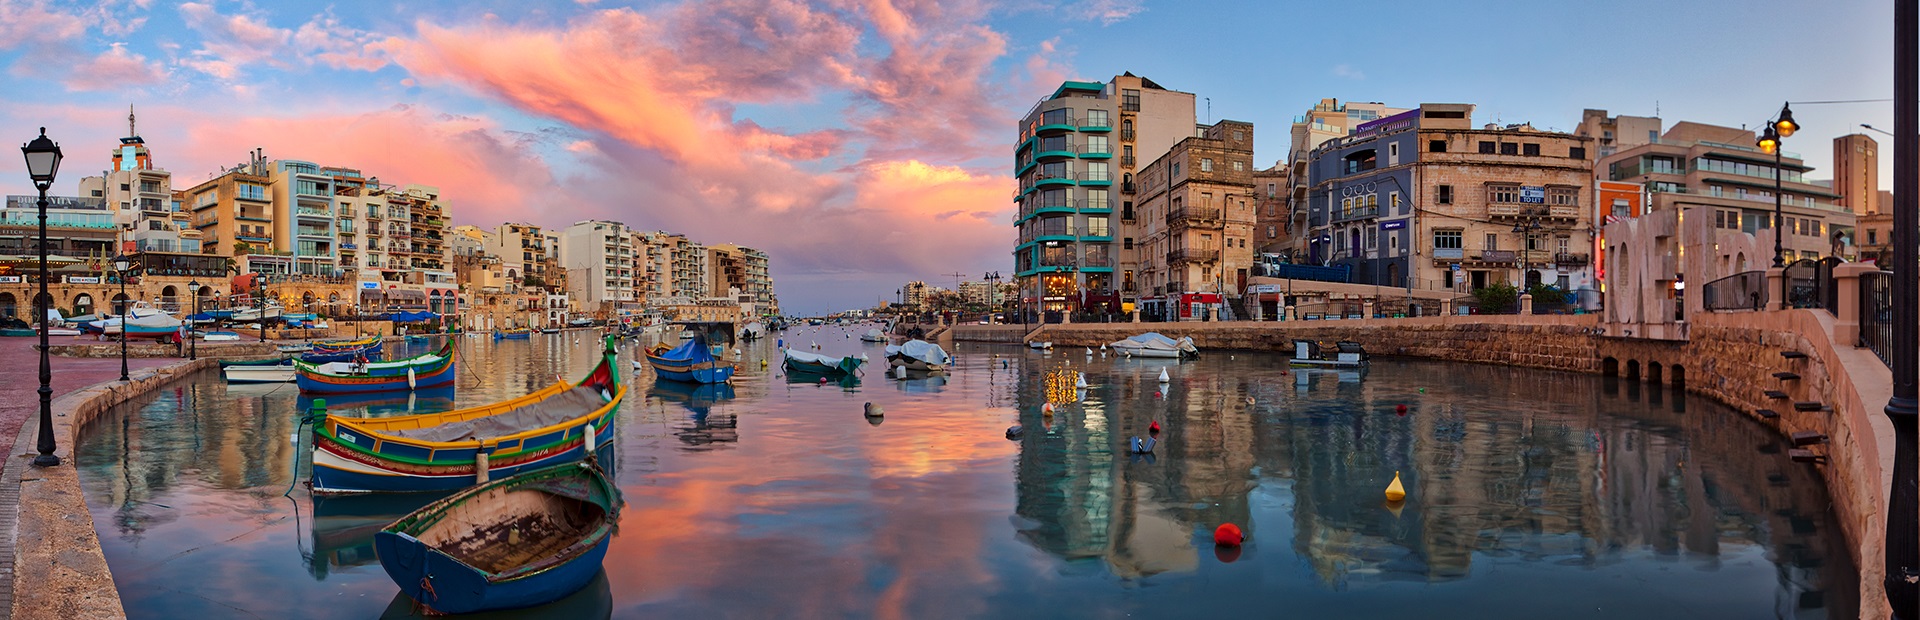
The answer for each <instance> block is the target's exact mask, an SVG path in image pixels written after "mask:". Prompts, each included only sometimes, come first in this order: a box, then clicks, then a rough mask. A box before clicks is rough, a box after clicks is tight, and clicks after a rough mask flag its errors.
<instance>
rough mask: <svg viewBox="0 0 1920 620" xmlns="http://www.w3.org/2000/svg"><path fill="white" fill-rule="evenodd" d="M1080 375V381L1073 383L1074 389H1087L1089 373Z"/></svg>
mask: <svg viewBox="0 0 1920 620" xmlns="http://www.w3.org/2000/svg"><path fill="white" fill-rule="evenodd" d="M1078 374H1079V375H1080V379H1079V380H1078V381H1075V382H1074V383H1073V387H1081V388H1083V387H1087V373H1084V372H1083V373H1078Z"/></svg>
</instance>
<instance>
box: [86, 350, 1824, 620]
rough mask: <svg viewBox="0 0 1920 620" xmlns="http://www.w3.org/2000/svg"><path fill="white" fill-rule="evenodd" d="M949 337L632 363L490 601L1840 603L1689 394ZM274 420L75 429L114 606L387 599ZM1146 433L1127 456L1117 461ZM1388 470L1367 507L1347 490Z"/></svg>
mask: <svg viewBox="0 0 1920 620" xmlns="http://www.w3.org/2000/svg"><path fill="white" fill-rule="evenodd" d="M861 332H864V328H861V329H859V330H857V331H854V330H849V331H847V332H843V331H841V330H838V329H833V328H826V329H817V330H815V331H812V332H808V331H805V330H804V328H798V329H796V330H793V331H790V332H789V333H787V334H786V335H785V337H786V338H787V339H788V340H790V341H796V342H799V343H801V344H802V345H805V344H806V343H809V342H819V343H820V344H821V345H822V348H823V350H824V351H825V352H827V353H835V354H838V353H850V352H856V351H867V352H868V354H869V355H870V356H871V357H872V358H873V359H875V360H882V359H883V356H882V355H881V351H880V347H879V346H878V345H862V343H860V342H859V341H858V340H857V339H848V338H845V337H844V336H845V334H846V333H854V334H857V333H861ZM593 343H594V341H593V339H592V338H590V337H583V338H581V339H580V340H579V344H577V345H576V344H575V343H574V340H573V338H572V336H570V335H563V336H541V335H535V336H534V339H533V340H531V341H514V342H500V343H494V342H488V341H485V340H483V339H480V338H472V339H466V340H463V341H462V345H461V346H463V347H464V348H463V351H462V355H463V358H462V360H461V363H462V366H463V368H462V371H461V378H460V381H459V386H458V389H457V391H455V392H453V393H451V394H447V393H441V394H427V395H419V396H414V397H411V398H409V397H407V396H396V397H388V399H387V400H386V401H383V402H374V403H358V404H353V405H351V406H341V407H336V408H335V411H336V413H340V412H342V411H343V410H344V411H362V412H370V414H371V415H390V414H394V413H396V412H405V411H408V410H412V411H422V412H424V411H431V410H439V409H444V408H447V407H450V406H453V405H455V404H458V405H462V406H465V405H472V404H478V403H484V402H490V401H495V400H500V399H505V398H509V397H512V396H517V395H519V394H523V393H525V392H527V391H530V390H532V389H536V388H537V387H539V386H542V385H545V384H547V383H549V382H551V381H552V380H553V378H554V377H555V376H567V377H575V376H577V375H579V374H580V373H581V372H583V371H584V370H585V369H586V368H587V367H588V366H589V365H590V364H591V363H592V362H593V361H594V359H595V357H594V352H595V348H596V347H595V345H594V344H593ZM416 348H422V349H423V348H424V347H416ZM629 353H631V349H626V350H623V358H622V364H623V368H626V369H628V372H629V373H630V372H631V366H630V365H627V364H626V357H624V356H625V355H627V354H629ZM956 353H957V358H958V368H957V369H956V370H955V371H954V372H953V373H952V374H951V376H948V377H935V378H916V379H910V380H907V381H896V380H892V379H890V378H888V377H886V376H884V372H883V371H882V370H879V369H877V368H876V369H872V372H869V373H868V374H867V376H866V377H865V378H864V379H863V380H862V381H861V382H860V383H858V384H857V385H837V384H829V385H817V384H811V383H789V382H788V381H787V380H786V378H784V377H783V376H781V374H780V373H779V370H778V366H779V364H778V352H777V351H774V350H773V348H772V343H771V342H764V343H760V345H759V346H758V347H754V348H752V349H750V350H748V351H747V352H746V355H747V357H748V358H749V359H750V360H752V361H751V362H750V363H749V364H748V370H747V371H746V372H744V373H743V374H742V376H741V377H740V378H739V379H737V385H735V386H733V387H731V388H726V387H721V388H718V389H715V388H712V387H708V388H702V389H699V390H695V389H691V388H686V387H677V388H675V387H668V386H665V385H663V386H655V385H654V384H653V381H652V378H651V377H650V376H647V375H640V376H636V377H634V383H633V385H634V390H633V392H632V393H631V394H630V395H629V396H628V398H627V401H626V404H625V406H624V407H623V410H622V414H621V416H622V419H621V426H620V428H619V432H620V441H619V443H618V444H617V445H616V446H615V449H616V450H617V455H616V457H615V458H614V462H615V471H616V472H617V477H618V481H619V483H620V486H621V488H622V489H623V490H624V491H625V494H626V500H627V508H626V511H625V512H624V513H623V514H622V517H623V518H622V522H621V529H620V530H619V533H618V535H617V537H616V538H615V539H614V541H613V548H612V550H611V552H610V553H609V554H608V557H607V560H606V570H605V572H604V577H603V578H602V579H600V580H598V581H596V582H595V583H594V584H593V585H591V586H589V587H588V588H587V589H586V590H584V591H582V592H581V593H579V594H577V595H575V596H573V597H570V598H569V599H567V600H564V601H562V602H561V603H558V604H556V606H553V607H549V608H544V609H537V610H529V611H526V612H522V613H519V614H508V615H504V616H502V617H576V618H590V617H621V618H626V617H655V616H658V617H674V616H683V617H698V618H824V617H869V616H878V617H889V618H945V617H994V618H1008V617H1014V618H1018V617H1096V618H1111V617H1125V616H1129V615H1131V616H1133V617H1169V618H1174V617H1194V616H1204V615H1226V614H1234V615H1241V614H1247V613H1253V614H1258V615H1261V616H1271V615H1276V614H1286V615H1293V616H1297V617H1389V616H1392V617H1419V618H1426V619H1431V618H1487V617H1544V616H1548V615H1552V616H1554V617H1589V618H1612V617H1632V618H1741V619H1746V618H1788V617H1792V618H1821V617H1833V618H1851V617H1854V616H1855V615H1856V614H1855V611H1854V609H1855V605H1856V601H1855V598H1856V596H1857V584H1856V581H1855V579H1856V576H1855V571H1854V569H1853V567H1852V566H1851V564H1850V563H1849V560H1848V558H1847V555H1846V551H1845V546H1844V545H1843V544H1842V541H1841V539H1840V533H1839V529H1838V526H1837V525H1836V523H1835V521H1834V519H1833V518H1832V516H1831V514H1830V513H1829V512H1828V511H1827V508H1826V506H1827V499H1826V495H1825V490H1824V489H1823V488H1822V486H1821V484H1820V481H1819V478H1818V477H1817V476H1816V475H1815V474H1814V472H1813V471H1812V470H1810V469H1809V468H1807V467H1806V466H1802V465H1796V464H1792V463H1790V462H1789V461H1788V460H1787V459H1786V457H1785V456H1784V454H1782V453H1781V452H1783V449H1782V448H1781V446H1780V442H1779V441H1778V440H1777V439H1774V438H1772V437H1770V436H1769V435H1768V434H1767V433H1766V432H1765V431H1764V430H1763V429H1762V428H1760V427H1759V426H1758V425H1756V424H1754V423H1751V422H1749V421H1747V420H1745V419H1744V418H1741V417H1740V416H1738V415H1736V414H1734V413H1733V412H1731V411H1728V410H1726V409H1725V408H1723V407H1720V406H1718V405H1715V404H1712V403H1709V402H1707V401H1704V400H1699V399H1694V398H1690V397H1684V396H1680V395H1677V394H1676V393H1673V392H1670V391H1661V390H1653V389H1648V388H1644V387H1641V386H1636V385H1630V384H1619V383H1614V382H1608V381H1606V380H1603V379H1600V378H1597V377H1587V376H1580V375H1570V374H1561V373H1549V372H1540V371H1526V370H1514V369H1506V368H1495V367H1485V366H1471V365H1447V364H1438V363H1430V362H1419V361H1400V360H1377V361H1376V365H1375V366H1374V367H1373V368H1372V369H1370V370H1368V371H1366V372H1364V373H1362V372H1345V373H1340V372H1329V371H1306V372H1300V371H1295V372H1292V373H1290V374H1289V373H1286V372H1285V370H1284V366H1283V363H1282V361H1281V360H1280V359H1279V358H1277V357H1274V356H1268V355H1255V354H1247V353H1232V354H1229V353H1210V354H1209V355H1207V357H1206V358H1204V359H1202V360H1199V361H1197V362H1187V363H1184V364H1177V363H1171V362H1166V361H1152V362H1149V361H1142V360H1121V359H1117V358H1104V359H1103V358H1101V357H1100V356H1098V355H1095V356H1093V357H1092V358H1091V359H1089V358H1088V357H1087V356H1086V355H1085V354H1084V352H1083V351H1080V350H1074V351H1072V352H1071V353H1069V352H1068V351H1060V352H1055V353H1051V354H1039V353H1033V352H1029V351H1026V350H1023V349H1016V348H1012V347H986V346H972V345H963V346H962V347H961V348H960V350H959V351H957V352H956ZM770 355H771V356H772V361H773V364H772V368H770V369H767V370H761V369H760V368H759V363H758V361H759V360H761V359H764V358H767V357H768V356H770ZM883 363H884V362H883ZM881 368H884V366H883V365H882V366H881ZM1162 368H1166V369H1168V372H1169V373H1170V374H1171V375H1172V378H1173V380H1172V382H1171V384H1170V385H1169V386H1168V388H1167V390H1166V391H1165V392H1164V393H1161V392H1160V391H1159V388H1158V386H1157V385H1156V383H1157V382H1156V380H1155V377H1156V376H1157V375H1158V374H1159V372H1160V369H1162ZM1074 372H1085V373H1086V375H1087V381H1088V383H1090V384H1091V388H1090V389H1088V390H1086V391H1084V393H1076V391H1075V390H1074V389H1073V385H1074V378H1075V375H1074V374H1073V373H1074ZM1249 397H1252V398H1253V402H1252V403H1251V404H1250V403H1249V402H1248V398H1249ZM1048 399H1052V400H1053V401H1055V402H1057V403H1059V406H1058V408H1057V412H1056V413H1055V414H1054V415H1052V416H1051V417H1043V416H1042V414H1041V405H1042V403H1044V402H1047V400H1048ZM864 402H873V403H876V404H879V405H881V406H882V407H884V408H885V410H886V417H885V419H884V422H882V423H880V424H878V425H873V424H869V423H868V421H867V420H866V419H865V418H863V417H862V416H861V413H860V412H861V405H862V403H864ZM335 404H336V405H340V403H335ZM1399 404H1405V405H1407V406H1408V407H1409V410H1408V412H1407V414H1406V415H1404V416H1402V415H1398V414H1397V413H1396V411H1395V405H1399ZM303 406H305V403H304V402H303V401H301V400H300V399H298V398H297V395H296V394H295V393H294V390H293V389H292V388H291V387H280V388H278V389H276V388H275V387H253V388H249V387H242V386H233V387H229V386H227V385H225V384H224V383H222V382H221V381H220V379H219V377H217V376H216V375H214V374H212V373H208V374H207V375H205V376H203V377H201V378H200V380H199V381H197V382H194V383H191V384H182V385H181V386H179V387H177V388H175V389H170V390H168V391H165V392H164V393H161V394H158V395H156V396H155V397H153V398H152V399H150V400H148V401H145V402H141V403H135V404H134V405H131V406H129V407H127V408H126V409H125V410H124V411H123V412H120V413H116V414H113V415H107V416H103V417H102V418H101V419H100V421H99V422H98V423H96V424H95V425H94V426H92V427H90V429H89V430H88V431H87V435H86V438H85V439H84V440H83V441H82V443H81V446H80V449H79V451H78V459H79V465H80V467H81V468H82V469H81V482H82V483H83V485H84V486H85V487H86V494H87V503H88V505H89V507H90V508H91V509H92V512H93V517H94V523H95V526H96V527H97V528H98V530H99V533H100V538H101V542H102V543H103V544H104V546H105V548H106V555H107V560H108V562H109V563H110V564H111V566H112V568H113V571H114V576H115V578H116V579H118V581H119V586H120V592H121V596H122V597H123V598H124V599H125V601H126V606H127V611H128V613H129V614H130V615H132V616H133V617H135V618H173V617H255V616H261V617H315V618H370V617H379V616H381V615H383V614H387V615H390V616H404V615H406V614H407V613H408V605H407V604H406V601H405V600H404V599H396V596H397V590H396V588H395V587H394V585H393V584H392V582H390V581H389V580H388V579H387V577H386V575H385V573H384V572H382V571H381V570H380V566H379V563H378V561H377V560H376V559H375V557H374V555H373V552H372V542H371V541H372V538H371V537H372V534H373V532H374V531H376V530H378V529H379V528H380V527H381V526H383V525H385V524H386V523H387V522H388V521H391V520H392V519H393V518H395V517H397V516H399V515H400V514H404V513H405V512H407V511H409V510H411V509H413V508H414V507H417V506H418V505H420V504H421V503H424V502H425V501H426V500H425V499H412V498H404V497H402V498H386V497H381V498H357V499H352V500H349V501H337V500H323V501H321V502H320V503H319V504H318V505H316V503H315V501H314V500H313V499H312V498H310V497H308V496H307V495H306V494H305V492H304V490H303V489H301V488H299V487H298V486H297V485H295V488H294V491H293V493H292V499H288V498H286V497H282V496H281V494H282V492H283V491H285V490H286V489H287V488H288V487H289V485H290V484H292V483H293V482H294V480H295V478H296V476H302V477H303V476H304V468H305V464H304V460H305V458H304V455H300V454H296V453H295V451H294V449H293V445H292V443H291V442H290V441H289V440H290V437H291V436H292V435H293V434H294V433H295V431H296V422H295V416H296V411H297V410H298V409H299V408H301V407H303ZM1152 420H1158V421H1159V422H1160V424H1161V425H1162V426H1163V427H1165V429H1166V432H1165V433H1164V434H1163V436H1162V443H1161V446H1160V448H1159V450H1158V454H1156V455H1154V456H1153V457H1150V458H1149V457H1134V456H1131V455H1129V454H1127V453H1126V450H1125V448H1124V444H1125V442H1126V440H1127V438H1128V437H1130V436H1132V435H1137V434H1142V433H1144V431H1145V428H1146V426H1147V424H1148V423H1149V421H1152ZM1015 423H1020V424H1024V425H1025V426H1026V427H1027V429H1028V430H1027V433H1026V434H1025V436H1024V437H1022V438H1021V439H1019V440H1015V441H1009V440H1007V439H1006V438H1005V436H1004V434H1005V431H1006V429H1007V427H1008V426H1010V425H1012V424H1015ZM302 445H303V446H305V445H307V444H306V443H305V441H304V440H303V442H302ZM296 461H299V462H300V464H299V465H298V466H296V465H295V463H296ZM1395 471H1399V472H1400V475H1401V478H1402V480H1403V481H1404V482H1405V484H1406V487H1407V490H1408V499H1407V501H1406V502H1405V503H1404V505H1403V506H1400V507H1399V508H1398V509H1397V510H1395V509H1392V508H1390V507H1388V506H1387V505H1385V502H1384V501H1383V498H1382V494H1381V493H1382V489H1383V488H1384V487H1385V486H1386V484H1387V482H1388V481H1390V480H1391V479H1392V477H1393V474H1394V472H1395ZM302 479H303V478H302ZM316 513H317V514H316ZM1223 522H1232V523H1236V524H1239V525H1240V527H1242V528H1244V529H1245V530H1246V531H1247V532H1248V534H1249V540H1248V543H1247V544H1246V546H1245V547H1244V548H1243V549H1242V550H1241V551H1240V552H1239V553H1238V554H1237V556H1236V555H1234V554H1232V553H1228V552H1223V551H1217V550H1216V549H1215V548H1214V546H1213V544H1212V539H1211V533H1212V531H1213V529H1214V527H1216V526H1217V525H1219V524H1220V523H1223ZM1289 612H1291V613H1289ZM1406 614H1412V615H1406Z"/></svg>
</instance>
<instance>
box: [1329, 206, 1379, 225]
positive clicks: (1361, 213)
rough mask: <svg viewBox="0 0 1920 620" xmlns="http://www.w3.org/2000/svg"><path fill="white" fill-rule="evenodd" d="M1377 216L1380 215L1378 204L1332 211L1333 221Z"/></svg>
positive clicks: (1348, 220)
mask: <svg viewBox="0 0 1920 620" xmlns="http://www.w3.org/2000/svg"><path fill="white" fill-rule="evenodd" d="M1377 217H1380V207H1378V206H1372V207H1362V208H1358V209H1344V210H1337V211H1334V213H1333V221H1335V222H1351V221H1353V220H1366V219H1373V218H1377Z"/></svg>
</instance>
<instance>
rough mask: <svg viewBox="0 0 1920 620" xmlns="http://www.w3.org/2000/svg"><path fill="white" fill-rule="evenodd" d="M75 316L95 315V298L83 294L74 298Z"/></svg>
mask: <svg viewBox="0 0 1920 620" xmlns="http://www.w3.org/2000/svg"><path fill="white" fill-rule="evenodd" d="M73 313H74V314H93V296H92V295H89V294H86V293H81V294H78V295H74V296H73Z"/></svg>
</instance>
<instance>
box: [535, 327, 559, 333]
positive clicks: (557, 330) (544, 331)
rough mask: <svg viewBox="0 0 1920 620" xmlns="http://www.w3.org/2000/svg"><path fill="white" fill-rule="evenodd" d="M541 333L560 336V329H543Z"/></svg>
mask: <svg viewBox="0 0 1920 620" xmlns="http://www.w3.org/2000/svg"><path fill="white" fill-rule="evenodd" d="M540 333H542V334H558V333H560V328H558V327H543V328H540Z"/></svg>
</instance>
